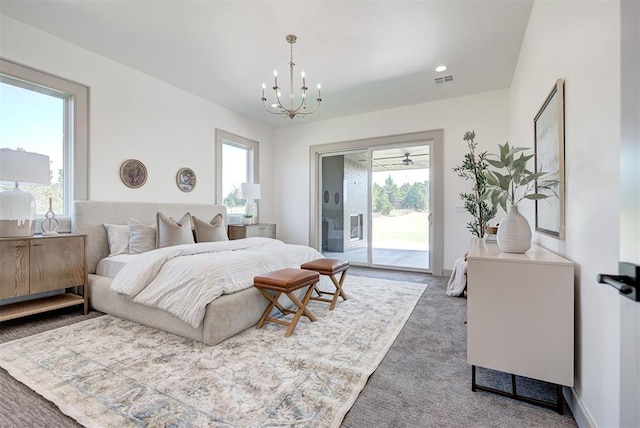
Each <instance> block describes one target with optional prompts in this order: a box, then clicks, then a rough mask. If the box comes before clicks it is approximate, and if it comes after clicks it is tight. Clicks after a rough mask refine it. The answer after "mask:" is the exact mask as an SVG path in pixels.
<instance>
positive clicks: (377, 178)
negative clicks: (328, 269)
mask: <svg viewBox="0 0 640 428" xmlns="http://www.w3.org/2000/svg"><path fill="white" fill-rule="evenodd" d="M371 164H372V166H371V174H372V184H373V186H372V202H373V203H372V211H373V213H372V221H371V231H372V232H371V248H372V251H371V256H372V258H371V264H372V265H377V266H389V267H403V268H412V269H421V270H422V269H425V270H428V269H430V262H429V250H430V240H429V231H430V230H429V229H430V213H429V146H428V145H422V146H402V147H391V148H384V149H378V150H372V152H371Z"/></svg>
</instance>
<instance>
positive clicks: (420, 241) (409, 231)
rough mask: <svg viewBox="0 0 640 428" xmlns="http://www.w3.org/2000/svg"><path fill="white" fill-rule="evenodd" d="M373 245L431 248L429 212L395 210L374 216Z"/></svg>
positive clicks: (409, 248) (414, 248)
mask: <svg viewBox="0 0 640 428" xmlns="http://www.w3.org/2000/svg"><path fill="white" fill-rule="evenodd" d="M372 226H373V247H374V248H394V249H405V250H428V249H429V213H427V212H417V211H409V210H394V211H392V212H391V214H390V215H388V216H383V215H379V214H374V216H373V225H372Z"/></svg>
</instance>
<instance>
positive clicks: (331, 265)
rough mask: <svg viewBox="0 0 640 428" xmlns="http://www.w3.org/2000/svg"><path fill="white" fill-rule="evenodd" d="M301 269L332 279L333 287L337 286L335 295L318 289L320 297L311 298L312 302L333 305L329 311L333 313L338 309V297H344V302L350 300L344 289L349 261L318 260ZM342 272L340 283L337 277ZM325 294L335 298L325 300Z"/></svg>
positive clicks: (306, 264)
mask: <svg viewBox="0 0 640 428" xmlns="http://www.w3.org/2000/svg"><path fill="white" fill-rule="evenodd" d="M300 269H306V270H313V271H316V272H318V273H319V274H320V275H327V276H328V277H329V278H331V282H333V285H335V286H336V291H335V292H333V293H332V292H330V291H321V290H318V289H317V288H316V292H317V293H318V297H316V296H313V297H311V299H312V300H319V301H321V302H329V303H331V305H330V306H329V310H330V311H332V310H333V308H335V307H336V303H337V302H338V296H342V298H343V299H344V300H347V299H348V297H347V295H346V294H345V292H344V290H343V289H342V285H343V284H344V278H345V275H346V274H347V269H349V262H348V261H346V260H336V259H317V260H312V261H310V262H307V263H304V264H303V265H302V266H300ZM340 272H342V275H340V281H338V280H337V279H336V277H335V275H337V274H339V273H340ZM323 294H328V295H330V296H333V298H332V299H325V298H324V297H322V295H323Z"/></svg>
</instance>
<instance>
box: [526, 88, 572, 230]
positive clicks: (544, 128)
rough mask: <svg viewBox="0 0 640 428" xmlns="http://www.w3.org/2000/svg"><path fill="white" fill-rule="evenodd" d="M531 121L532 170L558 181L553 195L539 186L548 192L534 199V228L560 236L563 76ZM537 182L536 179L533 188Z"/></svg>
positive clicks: (562, 164)
mask: <svg viewBox="0 0 640 428" xmlns="http://www.w3.org/2000/svg"><path fill="white" fill-rule="evenodd" d="M533 122H534V141H535V160H536V165H535V167H536V172H547V173H549V174H550V175H548V176H546V177H544V178H547V179H549V178H551V179H554V180H557V181H558V183H557V185H556V188H555V191H556V194H557V197H556V196H554V195H553V192H551V191H550V190H546V189H541V190H539V192H540V193H544V194H549V195H552V196H551V197H548V198H546V199H536V201H535V205H536V231H537V232H541V233H544V234H546V235H550V236H553V237H556V238H558V239H562V240H564V229H565V212H564V211H565V207H564V204H565V201H564V199H565V198H564V190H565V189H564V79H558V80H556V83H555V84H554V85H553V88H552V89H551V92H549V95H548V96H547V98H546V99H545V101H544V103H543V104H542V107H540V110H539V111H538V114H537V115H536V117H535V119H534V121H533ZM544 178H543V179H544ZM537 185H538V181H537V180H536V191H538V189H537Z"/></svg>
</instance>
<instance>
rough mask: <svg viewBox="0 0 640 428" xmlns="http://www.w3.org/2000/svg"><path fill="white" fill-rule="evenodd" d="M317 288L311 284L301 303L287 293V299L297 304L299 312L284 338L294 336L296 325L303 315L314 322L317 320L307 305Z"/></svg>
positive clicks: (291, 294)
mask: <svg viewBox="0 0 640 428" xmlns="http://www.w3.org/2000/svg"><path fill="white" fill-rule="evenodd" d="M315 288H316V284H311V285H310V286H309V288H308V289H307V292H306V293H305V294H304V297H303V298H302V302H300V300H299V299H298V298H297V297H296V296H295V295H294V294H293V293H287V297H289V299H290V300H291V301H292V302H293V303H295V305H296V306H297V307H298V310H297V311H296V313H295V315H294V316H293V319H292V320H291V324H289V328H288V329H287V332H286V333H285V334H284V337H289V336H291V335H292V334H293V330H295V328H296V324H298V320H300V317H301V316H302V315H305V316H306V317H307V318H309V320H311V321H312V322H313V321H315V320H316V317H315V315H313V314H312V313H311V311H309V309H307V303H309V299H310V298H311V295H312V294H313V291H314V290H315Z"/></svg>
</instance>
